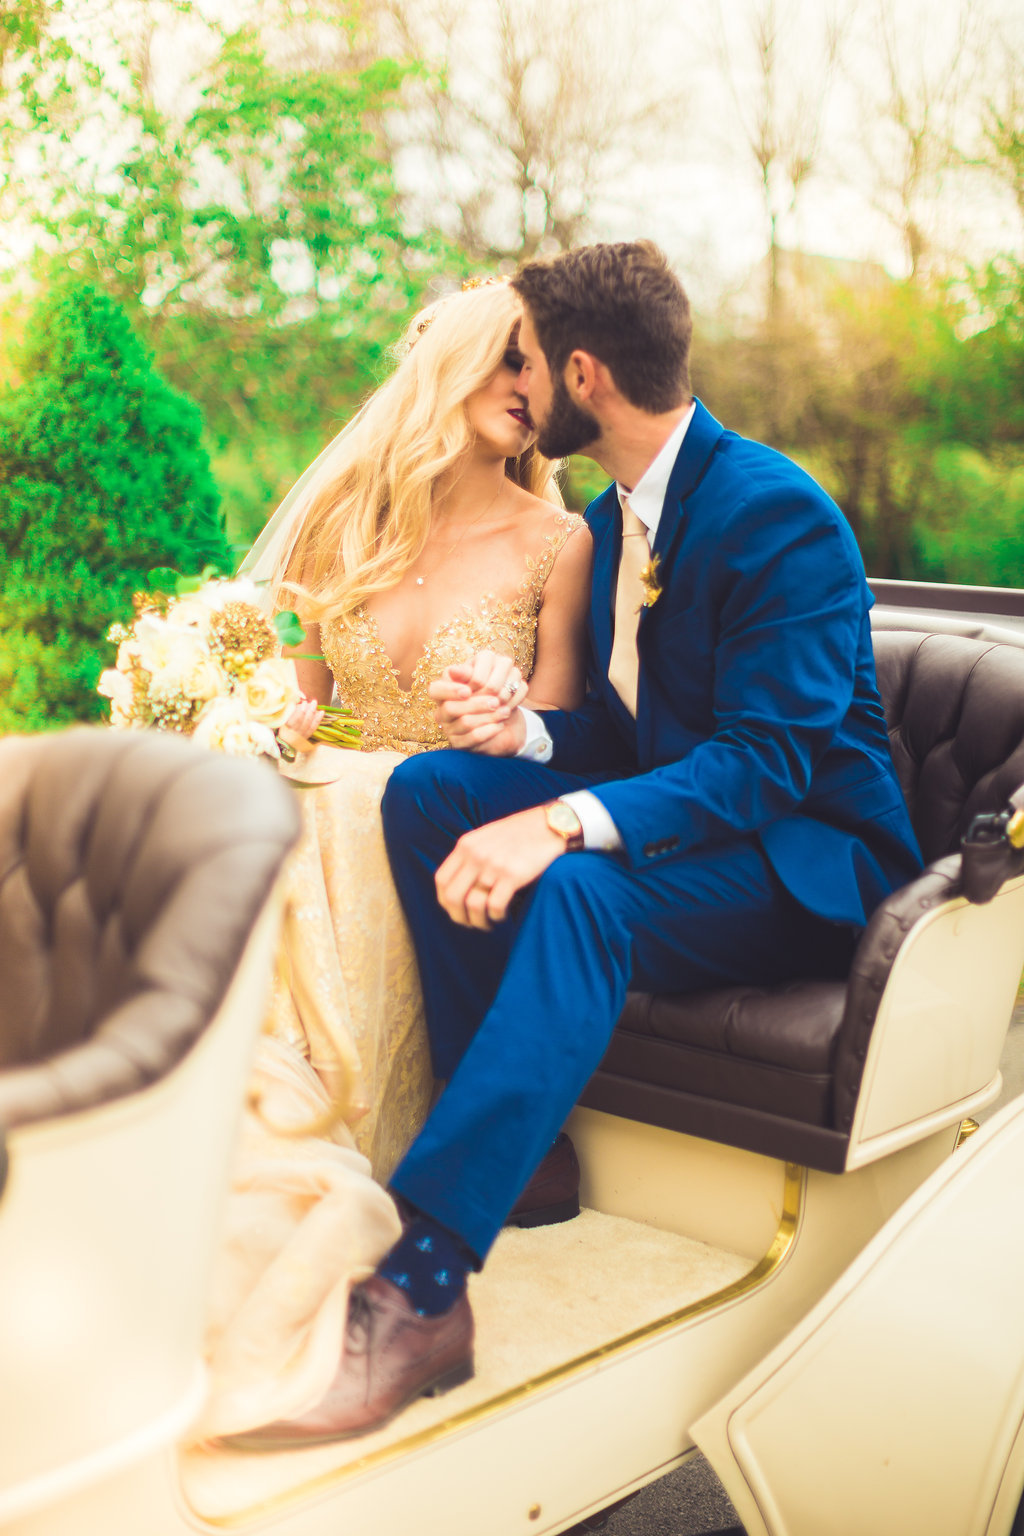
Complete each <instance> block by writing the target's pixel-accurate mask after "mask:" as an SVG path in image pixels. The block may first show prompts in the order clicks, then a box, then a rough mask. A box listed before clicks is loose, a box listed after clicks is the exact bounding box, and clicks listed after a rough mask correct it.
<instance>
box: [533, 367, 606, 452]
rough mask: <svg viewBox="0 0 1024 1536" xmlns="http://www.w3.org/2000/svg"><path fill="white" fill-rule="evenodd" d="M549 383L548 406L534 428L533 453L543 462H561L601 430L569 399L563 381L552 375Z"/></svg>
mask: <svg viewBox="0 0 1024 1536" xmlns="http://www.w3.org/2000/svg"><path fill="white" fill-rule="evenodd" d="M551 383H552V390H551V406H550V408H549V410H548V413H547V415H546V416H545V418H544V420H543V421H542V422H539V423H538V425H537V450H538V452H539V453H542V454H543V455H544V457H545V458H546V459H564V458H567V457H568V456H569V454H570V453H579V452H580V450H581V449H583V448H586V447H587V445H588V443H592V442H593V441H594V440H595V438H597V437H600V435H601V428H600V427H599V426H598V424H597V422H596V421H595V420H594V418H593V416H591V415H590V412H589V411H585V410H584V409H583V408H582V406H579V405H576V404H575V402H574V401H573V400H571V399H570V397H569V391H568V390H567V389H566V387H565V380H564V379H563V378H560V377H559V375H557V374H556V375H555V377H554V378H553V379H552V381H551Z"/></svg>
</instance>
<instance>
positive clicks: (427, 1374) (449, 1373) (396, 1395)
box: [220, 1275, 473, 1451]
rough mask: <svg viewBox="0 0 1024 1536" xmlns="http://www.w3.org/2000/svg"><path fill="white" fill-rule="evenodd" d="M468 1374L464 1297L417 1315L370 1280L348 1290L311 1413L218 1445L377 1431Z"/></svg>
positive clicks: (298, 1441) (258, 1445)
mask: <svg viewBox="0 0 1024 1536" xmlns="http://www.w3.org/2000/svg"><path fill="white" fill-rule="evenodd" d="M472 1374H473V1314H472V1312H471V1311H470V1309H469V1298H468V1297H467V1296H466V1294H465V1292H463V1294H462V1296H460V1298H459V1300H458V1301H457V1302H456V1303H455V1305H454V1306H453V1307H452V1308H451V1309H450V1310H449V1311H447V1312H443V1313H442V1314H441V1316H440V1317H420V1316H419V1315H418V1314H417V1313H416V1312H415V1311H414V1310H413V1308H412V1307H411V1306H410V1305H409V1302H408V1299H407V1298H406V1296H405V1295H404V1294H403V1292H402V1291H400V1290H399V1289H398V1287H397V1286H395V1285H392V1284H391V1282H390V1280H384V1279H382V1278H381V1276H380V1275H372V1276H371V1277H370V1279H369V1280H366V1281H364V1282H363V1284H362V1285H356V1286H353V1288H352V1295H351V1297H350V1299H349V1308H348V1326H347V1329H346V1337H345V1348H344V1353H343V1354H342V1357H341V1365H340V1366H339V1367H338V1373H337V1375H336V1376H335V1378H334V1380H333V1381H332V1382H331V1385H330V1386H329V1387H328V1389H327V1392H326V1394H325V1396H324V1397H323V1398H321V1400H320V1402H319V1403H317V1405H316V1407H315V1408H313V1409H311V1410H310V1412H309V1413H305V1414H303V1416H302V1417H301V1418H300V1419H279V1420H278V1421H277V1422H276V1423H274V1424H264V1425H261V1426H260V1427H259V1428H258V1429H250V1430H246V1431H245V1433H244V1434H239V1435H224V1436H223V1437H222V1438H221V1442H220V1443H221V1444H222V1445H228V1446H233V1447H234V1448H235V1449H237V1450H245V1451H290V1450H300V1449H301V1448H302V1447H303V1446H307V1445H323V1444H326V1443H327V1442H328V1441H330V1440H348V1439H350V1438H351V1437H352V1436H353V1435H365V1434H367V1433H369V1431H370V1430H371V1429H379V1428H380V1426H381V1425H382V1424H386V1423H387V1422H388V1420H389V1419H392V1418H394V1416H395V1414H396V1413H398V1412H399V1411H400V1410H401V1409H402V1408H404V1407H406V1405H407V1404H408V1403H411V1402H412V1401H413V1399H414V1398H417V1397H433V1396H436V1395H437V1394H438V1393H441V1392H447V1391H448V1390H449V1389H450V1388H451V1387H457V1386H461V1384H462V1383H463V1382H464V1381H468V1380H469V1379H470V1377H471V1376H472Z"/></svg>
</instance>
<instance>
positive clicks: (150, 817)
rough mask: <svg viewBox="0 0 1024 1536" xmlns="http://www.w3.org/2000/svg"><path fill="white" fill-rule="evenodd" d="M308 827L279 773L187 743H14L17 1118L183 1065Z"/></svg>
mask: <svg viewBox="0 0 1024 1536" xmlns="http://www.w3.org/2000/svg"><path fill="white" fill-rule="evenodd" d="M297 829H298V821H297V811H296V807H295V804H294V794H293V792H292V791H290V790H288V789H286V788H285V787H284V786H283V785H282V784H281V783H280V782H279V780H278V778H277V776H276V775H275V774H274V773H272V772H271V771H269V770H268V769H267V768H266V767H264V766H263V765H260V764H256V763H243V762H239V761H237V760H232V759H230V758H227V757H220V756H217V755H215V754H213V753H210V752H204V751H201V750H200V749H198V748H195V747H192V746H191V745H189V744H186V743H184V742H182V741H180V740H178V739H176V738H174V737H171V736H167V735H159V734H157V733H155V732H154V733H146V734H138V735H119V734H116V733H114V732H111V731H102V730H74V731H70V732H67V733H64V734H61V735H54V736H35V737H11V738H8V739H7V740H5V741H2V742H0V975H2V976H3V977H4V985H3V987H0V1127H6V1128H8V1129H10V1128H12V1127H14V1126H20V1125H25V1124H29V1123H32V1122H34V1121H39V1120H44V1119H52V1118H54V1117H55V1116H59V1115H63V1114H68V1113H72V1112H75V1111H80V1110H83V1109H87V1108H90V1107H92V1106H94V1105H97V1104H102V1103H105V1102H108V1101H110V1100H112V1099H115V1098H118V1097H120V1096H122V1095H124V1094H128V1093H132V1092H134V1091H136V1090H137V1089H139V1088H142V1087H145V1086H146V1085H147V1084H150V1083H152V1082H154V1081H155V1080H157V1079H158V1078H159V1077H161V1076H162V1075H163V1074H164V1073H166V1072H168V1071H169V1070H170V1069H171V1068H172V1067H173V1066H175V1065H176V1064H177V1062H179V1061H180V1060H181V1059H182V1057H183V1056H184V1055H185V1054H186V1052H187V1051H188V1050H189V1049H190V1048H191V1047H192V1045H193V1044H194V1043H195V1041H196V1040H197V1039H198V1038H199V1036H200V1035H201V1034H202V1031H203V1029H204V1028H205V1026H206V1025H207V1024H208V1023H209V1021H210V1019H211V1018H212V1017H213V1015H214V1013H215V1012H216V1009H217V1007H218V1005H219V1003H220V1002H221V1000H222V998H223V996H224V993H225V991H226V989H227V986H228V983H229V981H230V980H231V977H232V976H233V975H234V972H235V969H236V967H237V965H238V962H239V959H240V957H241V954H242V950H243V948H244V946H245V943H246V940H247V938H248V936H249V933H250V930H251V929H252V926H253V923H254V921H255V919H256V916H257V914H258V913H259V911H260V909H261V908H262V906H263V904H264V902H265V901H266V899H267V895H268V893H269V891H270V888H271V885H272V884H273V881H274V878H275V876H276V874H277V871H278V869H279V867H280V865H281V861H282V859H283V857H284V855H285V853H286V852H287V850H288V848H289V847H290V846H291V844H292V843H293V841H294V840H295V837H296V835H297Z"/></svg>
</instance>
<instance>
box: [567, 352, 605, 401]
mask: <svg viewBox="0 0 1024 1536" xmlns="http://www.w3.org/2000/svg"><path fill="white" fill-rule="evenodd" d="M562 377H563V379H564V380H565V387H566V389H567V390H568V391H569V398H570V399H571V400H573V401H575V402H576V404H577V405H578V404H580V403H581V402H582V401H584V400H591V399H593V397H594V395H595V393H597V394H600V393H601V392H602V390H604V389H606V388H607V386H608V384H609V383H610V382H611V375H610V374H609V372H608V369H607V368H606V367H605V365H604V363H602V362H601V360H600V359H599V358H596V357H595V356H594V354H593V353H592V352H583V351H581V350H580V349H577V350H576V351H575V352H572V353H570V354H569V361H568V362H567V363H566V365H565V369H564V371H563V374H562Z"/></svg>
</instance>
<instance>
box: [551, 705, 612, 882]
mask: <svg viewBox="0 0 1024 1536" xmlns="http://www.w3.org/2000/svg"><path fill="white" fill-rule="evenodd" d="M546 734H547V732H545V735H546ZM558 798H559V800H564V801H565V804H566V805H567V806H569V808H570V810H573V811H575V812H576V815H577V816H578V817H579V819H580V826H581V827H582V828H583V846H584V848H592V849H600V850H601V851H602V852H603V853H614V852H615V851H616V850H617V849H619V848H621V847H622V838H621V837H620V836H619V829H618V827H617V826H616V825H615V823H614V821H612V818H611V816H610V815H609V813H608V807H607V806H606V805H603V804H602V803H601V801H600V800H599V799H598V798H597V796H596V795H592V794H591V793H590V790H589V789H573V790H570V791H569V793H568V794H567V795H559V797H558Z"/></svg>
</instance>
